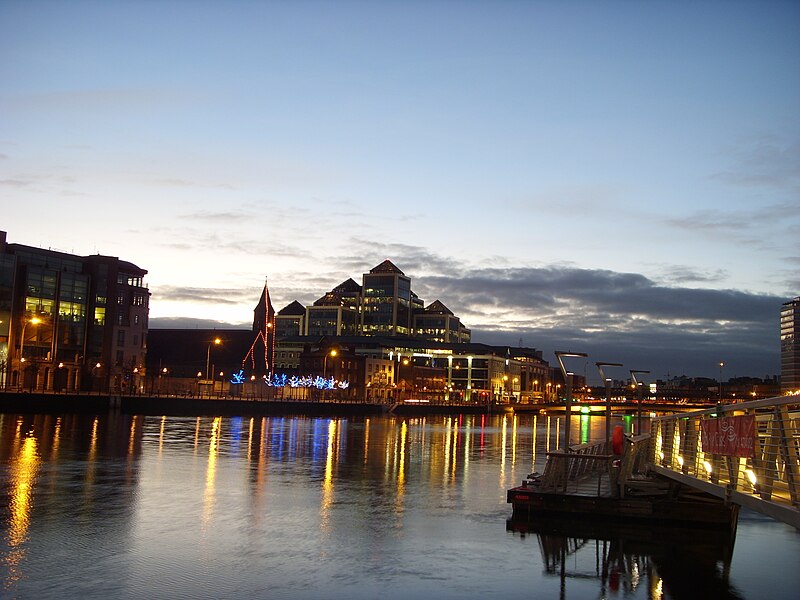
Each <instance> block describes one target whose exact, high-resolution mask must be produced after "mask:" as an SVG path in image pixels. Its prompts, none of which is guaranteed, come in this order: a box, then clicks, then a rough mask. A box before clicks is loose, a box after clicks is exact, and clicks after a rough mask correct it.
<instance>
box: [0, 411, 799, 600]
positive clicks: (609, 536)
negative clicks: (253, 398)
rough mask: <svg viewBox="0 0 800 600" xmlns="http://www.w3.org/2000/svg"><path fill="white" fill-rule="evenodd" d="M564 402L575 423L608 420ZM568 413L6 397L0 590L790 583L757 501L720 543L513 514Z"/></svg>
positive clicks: (508, 589) (469, 592)
mask: <svg viewBox="0 0 800 600" xmlns="http://www.w3.org/2000/svg"><path fill="white" fill-rule="evenodd" d="M573 419H575V421H574V422H573V424H572V425H573V426H572V428H571V430H572V433H573V436H574V438H575V439H574V440H573V441H574V442H576V443H577V442H578V441H584V440H586V439H599V437H601V436H602V435H604V432H605V426H604V422H603V419H602V418H597V417H585V416H583V417H577V416H576V417H573ZM562 426H563V418H558V417H554V416H542V417H535V416H513V415H498V416H488V417H487V416H467V415H464V416H434V417H427V418H408V419H403V418H388V417H387V418H384V417H371V418H351V419H341V418H336V419H324V418H317V419H313V418H291V417H285V418H275V417H269V418H266V417H265V418H194V417H192V418H174V417H163V418H161V417H142V416H127V415H120V414H108V415H101V416H79V415H62V416H49V415H39V416H31V415H28V416H19V415H0V466H2V471H0V494H2V497H3V498H4V499H5V500H6V501H5V502H4V504H3V507H2V509H3V512H2V513H1V514H0V517H2V522H0V535H2V545H0V577H2V587H0V597H19V598H63V597H81V598H145V597H147V598H245V597H246V598H267V597H268V598H309V597H314V598H377V597H380V598H406V597H409V596H414V595H417V596H419V597H421V598H478V597H481V598H485V597H486V596H487V595H488V596H491V597H505V598H531V597H541V598H548V597H564V598H597V597H601V596H607V595H608V594H611V596H609V597H613V596H614V594H615V593H618V594H624V597H626V598H683V597H689V596H688V595H687V592H685V590H686V589H694V590H695V591H696V590H698V589H707V590H712V592H711V593H713V594H714V595H715V596H716V597H730V598H760V597H771V598H781V597H786V598H790V597H794V595H795V594H794V593H793V592H794V591H796V589H798V588H797V586H798V584H800V576H799V575H798V569H797V568H796V564H793V563H796V556H798V552H799V551H800V537H798V535H797V534H796V533H795V532H794V531H792V530H789V529H788V528H787V527H785V526H783V525H781V524H777V523H775V522H772V521H769V520H768V519H764V518H761V517H758V516H753V515H745V516H744V517H743V518H742V519H741V523H740V526H739V535H738V539H737V541H736V544H735V547H734V551H733V556H732V558H731V556H730V552H728V553H727V554H725V552H724V550H725V549H724V548H720V547H719V545H717V546H713V547H708V548H707V547H706V546H707V545H708V544H707V543H706V542H707V540H706V539H705V538H702V539H701V540H694V541H692V543H691V545H689V546H687V545H686V544H685V543H684V540H686V539H690V538H691V535H690V533H686V535H685V537H684V538H679V540H678V542H674V540H673V541H672V542H671V545H670V544H668V543H667V541H666V540H667V538H668V537H669V536H668V534H669V532H667V533H663V532H662V533H659V534H658V535H655V534H654V533H653V532H652V531H650V529H649V528H645V529H644V530H642V529H641V528H639V529H636V528H634V529H633V530H630V531H625V532H619V531H611V532H609V531H606V530H603V531H582V530H577V531H575V530H569V529H568V528H566V527H564V528H561V529H558V528H556V529H553V527H552V526H553V524H554V522H552V521H549V522H547V523H545V524H544V526H545V529H541V527H540V529H536V528H535V527H533V526H532V525H530V524H526V525H524V526H522V527H519V526H516V527H515V526H514V525H513V524H512V525H508V524H507V522H506V521H507V519H508V517H509V516H510V512H511V511H510V509H509V507H508V505H507V504H506V502H505V492H506V489H507V488H508V487H511V486H513V485H516V484H517V483H518V481H519V480H521V479H522V478H523V477H524V476H525V475H527V474H528V473H529V472H531V471H533V470H539V471H541V470H542V468H543V466H544V461H545V458H546V452H548V451H551V450H554V449H556V448H558V447H560V446H559V444H560V438H559V436H561V435H562V431H561V428H562ZM540 525H541V524H540ZM673 533H674V532H673ZM648 544H649V545H648ZM631 548H633V549H634V551H632V552H631V551H630V549H631ZM687 548H688V549H693V550H695V552H694V553H692V552H689V551H687ZM570 549H572V551H569V550H570ZM599 549H604V550H602V551H601V550H599ZM626 549H627V550H626ZM568 551H569V552H568ZM719 552H722V555H721V556H723V558H722V559H720V558H719V556H718V554H719ZM684 555H686V556H684ZM725 556H727V558H724V557H725ZM687 557H692V558H691V561H689V560H688V558H687ZM765 557H767V558H768V559H769V560H764V559H765ZM617 559H619V560H620V561H621V562H618V563H615V562H613V561H614V560H617ZM787 561H788V564H787ZM584 562H586V565H588V566H586V567H585V566H584ZM603 565H606V566H607V569H605V570H603V568H602V566H603ZM614 565H617V566H616V567H614ZM620 565H622V566H624V569H623V568H622V567H621V566H620ZM698 565H700V566H702V567H703V568H702V569H701V568H697V566H698ZM567 567H570V568H572V567H575V568H578V567H580V569H579V570H578V572H577V573H576V574H573V575H574V576H572V575H571V574H570V572H569V571H570V569H569V568H567ZM595 567H597V568H595ZM614 569H616V570H614ZM682 573H683V574H682ZM689 573H690V574H691V575H687V574H689ZM612 575H613V577H612ZM615 578H616V579H615ZM776 582H778V583H776ZM687 584H691V585H688V586H687ZM614 586H616V588H615V587H614ZM698 586H699V587H698ZM703 586H705V587H703ZM615 589H616V591H615ZM781 594H783V595H781ZM692 597H694V596H692Z"/></svg>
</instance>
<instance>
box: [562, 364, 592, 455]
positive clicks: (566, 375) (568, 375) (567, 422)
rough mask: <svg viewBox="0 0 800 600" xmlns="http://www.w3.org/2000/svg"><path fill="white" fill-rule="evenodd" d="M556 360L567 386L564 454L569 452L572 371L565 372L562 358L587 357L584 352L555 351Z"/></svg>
mask: <svg viewBox="0 0 800 600" xmlns="http://www.w3.org/2000/svg"><path fill="white" fill-rule="evenodd" d="M555 355H556V358H557V359H558V364H559V365H561V373H562V374H563V375H564V379H565V380H566V384H567V397H566V399H565V402H564V408H565V410H566V416H567V418H566V419H565V420H564V452H565V453H566V452H569V434H570V421H571V420H572V376H573V373H572V371H567V369H566V367H565V366H564V361H563V359H564V358H567V357H584V358H585V357H587V356H589V355H588V354H586V353H585V352H562V351H560V350H556V352H555Z"/></svg>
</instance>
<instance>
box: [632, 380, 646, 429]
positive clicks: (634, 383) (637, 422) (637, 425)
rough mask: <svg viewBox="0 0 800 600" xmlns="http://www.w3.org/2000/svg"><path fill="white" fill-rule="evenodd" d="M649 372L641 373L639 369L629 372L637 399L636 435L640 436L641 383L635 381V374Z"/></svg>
mask: <svg viewBox="0 0 800 600" xmlns="http://www.w3.org/2000/svg"><path fill="white" fill-rule="evenodd" d="M649 372H650V371H641V370H639V369H632V370H631V379H633V385H634V386H635V387H636V394H637V395H638V397H639V406H638V408H637V409H636V435H642V383H641V382H640V381H637V380H636V374H637V373H649Z"/></svg>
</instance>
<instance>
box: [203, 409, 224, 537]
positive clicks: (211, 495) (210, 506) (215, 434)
mask: <svg viewBox="0 0 800 600" xmlns="http://www.w3.org/2000/svg"><path fill="white" fill-rule="evenodd" d="M221 422H222V418H220V417H215V418H214V422H213V423H212V424H211V440H210V441H209V443H208V466H207V468H206V487H205V491H204V493H203V528H204V529H205V528H206V527H208V524H209V523H210V522H211V517H212V515H213V513H214V502H215V500H216V496H215V483H216V477H217V446H218V444H219V434H220V424H221Z"/></svg>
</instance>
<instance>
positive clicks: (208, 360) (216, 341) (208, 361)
mask: <svg viewBox="0 0 800 600" xmlns="http://www.w3.org/2000/svg"><path fill="white" fill-rule="evenodd" d="M221 343H222V340H221V339H219V338H214V339H213V340H211V342H209V344H208V350H206V380H207V379H208V376H209V374H210V371H209V367H210V365H211V346H219V345H220V344H221Z"/></svg>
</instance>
